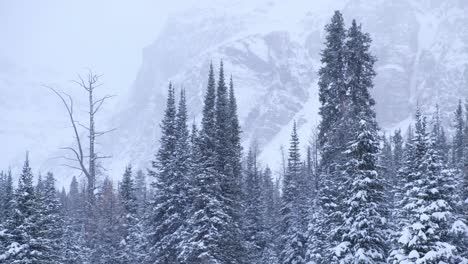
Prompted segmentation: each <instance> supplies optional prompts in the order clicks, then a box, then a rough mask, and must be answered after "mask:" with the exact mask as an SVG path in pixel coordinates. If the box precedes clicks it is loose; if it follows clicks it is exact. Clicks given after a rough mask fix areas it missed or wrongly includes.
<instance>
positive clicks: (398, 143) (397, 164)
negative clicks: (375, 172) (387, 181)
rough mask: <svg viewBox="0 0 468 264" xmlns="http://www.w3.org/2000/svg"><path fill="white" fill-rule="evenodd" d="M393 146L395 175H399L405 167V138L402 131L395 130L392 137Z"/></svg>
mask: <svg viewBox="0 0 468 264" xmlns="http://www.w3.org/2000/svg"><path fill="white" fill-rule="evenodd" d="M392 144H393V165H394V170H395V173H397V174H398V171H399V170H400V168H401V167H402V166H403V156H404V150H403V136H402V135H401V129H397V130H395V132H394V133H393V137H392Z"/></svg>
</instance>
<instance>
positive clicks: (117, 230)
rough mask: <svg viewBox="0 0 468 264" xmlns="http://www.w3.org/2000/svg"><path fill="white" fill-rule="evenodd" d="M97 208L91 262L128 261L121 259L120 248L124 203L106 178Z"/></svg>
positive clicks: (97, 201)
mask: <svg viewBox="0 0 468 264" xmlns="http://www.w3.org/2000/svg"><path fill="white" fill-rule="evenodd" d="M96 208H97V209H98V210H99V214H98V218H97V223H96V225H97V236H96V242H95V244H94V246H93V248H92V252H91V256H90V262H91V263H116V264H124V263H126V262H124V261H122V260H121V259H120V254H119V249H120V247H121V246H120V243H121V241H122V233H123V232H122V227H123V219H122V218H121V217H120V216H121V215H122V211H123V208H122V204H121V202H120V199H119V195H118V194H117V193H116V192H115V189H114V184H113V182H112V181H111V180H110V179H109V178H105V179H104V181H103V182H102V186H101V188H100V191H99V193H98V195H97V200H96Z"/></svg>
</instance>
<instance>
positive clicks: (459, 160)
mask: <svg viewBox="0 0 468 264" xmlns="http://www.w3.org/2000/svg"><path fill="white" fill-rule="evenodd" d="M453 128H454V129H455V135H454V137H453V144H452V164H453V166H454V167H455V168H457V169H459V170H461V169H462V166H463V147H464V146H465V143H464V136H463V133H464V128H465V120H464V117H463V106H462V102H461V100H460V101H459V102H458V106H457V109H456V110H455V114H454V125H453Z"/></svg>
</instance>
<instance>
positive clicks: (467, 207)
mask: <svg viewBox="0 0 468 264" xmlns="http://www.w3.org/2000/svg"><path fill="white" fill-rule="evenodd" d="M463 153H464V169H463V190H464V192H463V194H462V199H463V200H462V202H463V203H464V212H465V220H466V222H467V223H468V99H466V101H465V151H464V152H463ZM467 237H468V234H467ZM467 251H468V250H467ZM467 257H468V253H467Z"/></svg>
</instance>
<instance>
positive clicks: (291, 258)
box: [280, 122, 306, 264]
mask: <svg viewBox="0 0 468 264" xmlns="http://www.w3.org/2000/svg"><path fill="white" fill-rule="evenodd" d="M301 167H302V164H301V159H300V153H299V138H298V136H297V131H296V123H295V122H294V125H293V130H292V134H291V142H290V147H289V157H288V167H287V171H286V174H285V176H284V180H283V196H282V197H281V198H282V199H281V200H282V201H281V211H280V217H281V222H280V234H281V241H280V251H281V252H280V263H285V264H300V263H305V251H306V249H305V237H304V235H303V232H302V226H301V222H302V221H301V218H300V202H299V184H300V177H302V176H301V174H302V169H301Z"/></svg>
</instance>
